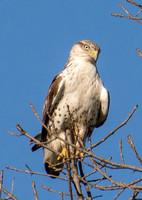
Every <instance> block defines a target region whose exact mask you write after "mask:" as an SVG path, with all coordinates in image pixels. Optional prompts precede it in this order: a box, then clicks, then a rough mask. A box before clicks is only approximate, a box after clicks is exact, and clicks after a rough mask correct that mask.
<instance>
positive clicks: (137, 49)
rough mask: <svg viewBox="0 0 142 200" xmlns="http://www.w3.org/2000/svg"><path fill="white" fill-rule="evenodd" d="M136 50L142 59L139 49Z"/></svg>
mask: <svg viewBox="0 0 142 200" xmlns="http://www.w3.org/2000/svg"><path fill="white" fill-rule="evenodd" d="M136 50H137V52H138V54H139V56H140V57H141V58H142V53H141V52H140V50H139V48H137V49H136Z"/></svg>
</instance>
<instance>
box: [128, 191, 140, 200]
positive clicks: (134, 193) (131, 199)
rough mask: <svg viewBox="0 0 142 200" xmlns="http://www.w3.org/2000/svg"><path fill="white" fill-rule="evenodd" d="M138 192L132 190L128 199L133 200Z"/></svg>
mask: <svg viewBox="0 0 142 200" xmlns="http://www.w3.org/2000/svg"><path fill="white" fill-rule="evenodd" d="M138 194H139V192H138V191H134V192H133V194H132V196H131V197H130V198H129V200H135V197H136V196H137V195H138Z"/></svg>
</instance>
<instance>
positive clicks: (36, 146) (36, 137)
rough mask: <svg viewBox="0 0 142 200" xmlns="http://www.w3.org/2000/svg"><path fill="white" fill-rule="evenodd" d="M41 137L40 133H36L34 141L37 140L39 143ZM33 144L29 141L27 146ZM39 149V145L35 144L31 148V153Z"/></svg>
mask: <svg viewBox="0 0 142 200" xmlns="http://www.w3.org/2000/svg"><path fill="white" fill-rule="evenodd" d="M41 136H42V133H41V132H40V133H38V134H37V135H36V136H35V137H34V138H35V139H36V140H38V141H40V142H41ZM33 143H34V141H33V140H32V139H31V140H30V142H29V145H31V144H33ZM40 147H41V145H39V144H35V145H34V146H33V147H32V148H31V151H32V152H33V151H36V150H37V149H39V148H40Z"/></svg>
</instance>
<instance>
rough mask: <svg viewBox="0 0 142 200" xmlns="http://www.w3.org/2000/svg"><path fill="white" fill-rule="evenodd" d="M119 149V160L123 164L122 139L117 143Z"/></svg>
mask: <svg viewBox="0 0 142 200" xmlns="http://www.w3.org/2000/svg"><path fill="white" fill-rule="evenodd" d="M119 149H120V156H121V160H122V163H123V164H124V157H123V152H122V139H120V141H119Z"/></svg>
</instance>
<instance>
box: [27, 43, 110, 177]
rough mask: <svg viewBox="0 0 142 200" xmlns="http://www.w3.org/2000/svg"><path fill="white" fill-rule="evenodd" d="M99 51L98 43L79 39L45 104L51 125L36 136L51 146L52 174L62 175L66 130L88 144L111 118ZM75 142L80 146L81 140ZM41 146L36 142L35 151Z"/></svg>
mask: <svg viewBox="0 0 142 200" xmlns="http://www.w3.org/2000/svg"><path fill="white" fill-rule="evenodd" d="M99 53H100V48H99V46H98V45H97V44H95V43H93V42H91V41H89V40H82V41H80V42H77V43H76V44H75V45H74V46H73V47H72V49H71V51H70V56H69V59H68V61H67V64H66V66H65V68H64V69H63V71H61V72H60V73H58V74H57V75H56V76H55V78H54V79H53V81H52V83H51V85H50V88H49V91H48V94H47V97H46V99H45V103H44V108H43V123H44V124H45V125H46V127H47V128H46V127H45V126H42V131H41V133H39V134H38V135H37V136H36V137H35V138H37V139H38V140H40V141H41V142H43V144H44V145H46V146H47V147H48V149H46V148H43V153H44V164H45V169H46V171H47V173H48V174H51V175H56V176H58V175H59V174H60V172H61V170H62V169H63V163H62V161H63V156H62V155H65V152H64V151H65V149H66V144H65V142H64V141H63V140H65V138H66V130H70V132H71V133H72V134H73V135H74V137H75V136H76V137H78V138H79V139H80V140H81V141H82V144H83V145H85V141H86V138H87V137H88V136H89V137H90V136H91V134H92V132H93V129H94V128H95V127H99V126H101V125H102V124H103V123H104V122H105V120H106V118H107V115H108V110H109V92H108V91H107V89H106V88H104V85H103V82H102V79H101V78H100V76H99V73H98V70H97V67H96V62H97V58H98V55H99ZM72 123H74V124H75V125H76V126H77V131H75V129H74V130H73V128H72ZM59 138H62V139H63V140H60V139H59ZM74 141H75V140H74ZM32 143H33V141H31V142H30V144H32ZM74 143H75V145H76V146H78V147H79V146H80V143H79V142H78V140H77V141H76V142H74ZM39 147H40V146H39V145H38V144H35V145H34V146H33V148H32V151H35V150H36V149H38V148H39Z"/></svg>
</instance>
